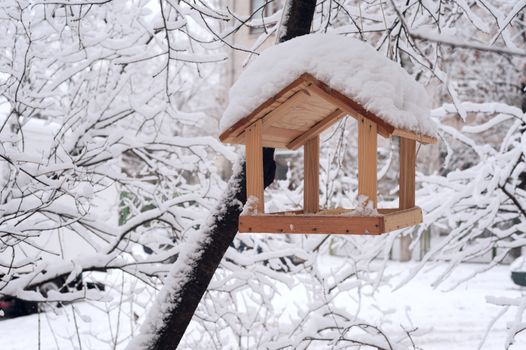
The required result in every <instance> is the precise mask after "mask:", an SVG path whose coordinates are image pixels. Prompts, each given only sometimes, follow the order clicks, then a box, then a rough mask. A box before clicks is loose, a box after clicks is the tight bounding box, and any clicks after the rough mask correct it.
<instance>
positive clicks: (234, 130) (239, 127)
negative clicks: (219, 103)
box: [219, 78, 308, 144]
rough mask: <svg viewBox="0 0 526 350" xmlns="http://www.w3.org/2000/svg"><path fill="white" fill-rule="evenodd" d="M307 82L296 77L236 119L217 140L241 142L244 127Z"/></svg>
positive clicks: (242, 140) (301, 88)
mask: <svg viewBox="0 0 526 350" xmlns="http://www.w3.org/2000/svg"><path fill="white" fill-rule="evenodd" d="M307 84H308V83H307V82H305V81H304V80H303V79H301V78H298V79H296V80H294V81H293V82H292V83H290V84H289V85H287V86H286V87H284V88H283V89H281V90H280V92H278V93H277V94H276V95H274V96H272V97H271V98H269V99H268V100H267V101H265V102H263V103H262V104H261V105H260V106H259V107H257V108H256V109H255V110H254V111H252V112H251V113H250V114H249V115H247V116H246V117H244V118H242V119H240V120H239V121H237V122H236V123H235V124H234V125H232V126H231V127H229V128H228V129H227V130H225V131H223V133H221V135H219V140H221V142H224V143H234V144H242V143H244V140H245V138H244V137H241V136H242V135H241V134H243V133H244V131H245V129H246V128H247V127H248V126H249V125H251V124H252V123H254V122H255V121H256V120H258V119H260V118H263V117H264V116H265V115H267V114H268V113H270V112H271V111H273V110H274V109H276V108H277V107H278V106H280V105H281V104H282V103H283V102H285V101H286V100H287V99H288V98H289V97H291V96H293V95H294V94H295V93H296V92H298V91H300V90H303V88H304V87H305V86H307Z"/></svg>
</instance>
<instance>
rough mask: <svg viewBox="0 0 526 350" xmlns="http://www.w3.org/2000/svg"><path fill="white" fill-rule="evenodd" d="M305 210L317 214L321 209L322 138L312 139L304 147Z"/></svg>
mask: <svg viewBox="0 0 526 350" xmlns="http://www.w3.org/2000/svg"><path fill="white" fill-rule="evenodd" d="M303 155H304V159H303V163H304V180H303V181H304V186H303V187H304V188H303V209H304V211H305V212H306V213H316V212H318V210H319V209H320V137H319V136H318V135H317V136H314V137H312V138H310V139H309V140H308V141H307V142H306V143H305V146H304V152H303Z"/></svg>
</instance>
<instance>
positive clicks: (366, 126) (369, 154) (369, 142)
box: [358, 117, 378, 208]
mask: <svg viewBox="0 0 526 350" xmlns="http://www.w3.org/2000/svg"><path fill="white" fill-rule="evenodd" d="M377 138H378V136H377V129H376V123H374V122H372V121H371V120H369V119H366V118H364V117H362V118H360V119H359V120H358V194H360V195H364V196H367V197H368V198H369V201H372V202H373V205H374V207H375V208H376V203H377V199H376V196H377V149H378V140H377Z"/></svg>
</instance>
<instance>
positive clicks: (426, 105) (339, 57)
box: [220, 34, 436, 136]
mask: <svg viewBox="0 0 526 350" xmlns="http://www.w3.org/2000/svg"><path fill="white" fill-rule="evenodd" d="M303 73H310V74H311V75H313V76H314V77H316V78H317V79H318V80H320V81H322V82H324V83H326V84H327V85H329V86H330V87H332V88H333V89H336V90H338V91H339V92H340V93H342V94H344V95H346V96H348V97H349V98H351V99H353V100H354V101H356V102H358V103H360V104H361V105H362V106H364V107H365V108H366V109H367V110H368V111H370V112H372V113H374V114H376V115H377V116H378V117H380V118H382V119H383V120H384V121H386V122H387V123H389V124H391V125H393V126H395V127H397V128H401V129H405V130H410V131H413V132H416V133H418V134H424V135H429V136H436V128H435V125H434V123H433V122H432V121H431V119H430V98H429V96H428V95H427V92H426V90H425V89H424V87H423V86H422V85H420V84H419V83H417V82H416V81H415V80H414V79H413V78H412V77H411V76H410V75H409V74H408V73H407V72H406V71H405V70H404V69H402V67H400V66H399V65H398V63H396V62H393V61H391V60H389V59H387V58H386V57H384V56H383V55H382V54H381V53H379V52H377V51H376V50H375V49H374V48H373V47H371V46H370V45H369V44H367V43H364V42H361V41H359V40H356V39H353V38H350V37H344V36H340V35H335V34H310V35H304V36H301V37H298V38H295V39H292V40H289V41H287V42H285V43H282V44H278V45H276V46H273V47H270V48H269V49H267V50H265V51H264V52H263V53H262V54H261V55H260V56H259V57H258V58H257V59H256V60H254V62H252V63H251V64H250V65H249V66H248V67H247V69H246V70H245V71H244V72H243V73H242V74H241V75H240V77H239V79H238V80H237V82H236V83H235V84H234V85H233V86H232V88H231V89H230V102H229V105H228V107H227V109H226V110H225V113H224V114H223V117H222V119H221V123H220V128H221V132H223V131H225V130H227V129H228V128H229V127H231V126H232V125H234V124H235V123H236V122H237V121H239V120H241V119H242V118H244V117H246V116H247V115H248V114H249V113H250V112H252V111H253V110H254V109H256V108H257V107H258V106H259V105H260V104H262V103H263V102H265V101H266V100H268V99H269V98H270V97H272V96H274V95H275V94H276V93H278V92H279V91H280V90H281V89H283V88H284V87H285V86H287V85H288V84H290V83H291V82H293V81H294V80H295V79H297V78H298V77H299V76H300V75H301V74H303Z"/></svg>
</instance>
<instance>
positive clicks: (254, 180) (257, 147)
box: [245, 119, 265, 213]
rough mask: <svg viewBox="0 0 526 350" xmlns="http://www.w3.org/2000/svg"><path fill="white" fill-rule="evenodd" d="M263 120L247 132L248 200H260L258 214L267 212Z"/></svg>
mask: <svg viewBox="0 0 526 350" xmlns="http://www.w3.org/2000/svg"><path fill="white" fill-rule="evenodd" d="M261 131H262V121H261V119H260V120H258V121H256V122H255V123H254V124H252V125H251V126H250V127H249V128H248V129H247V130H246V132H245V142H246V167H247V198H249V197H250V196H254V197H256V198H257V199H258V203H257V210H258V213H264V212H265V201H264V200H265V197H264V196H263V190H264V186H263V143H262V139H261Z"/></svg>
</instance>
